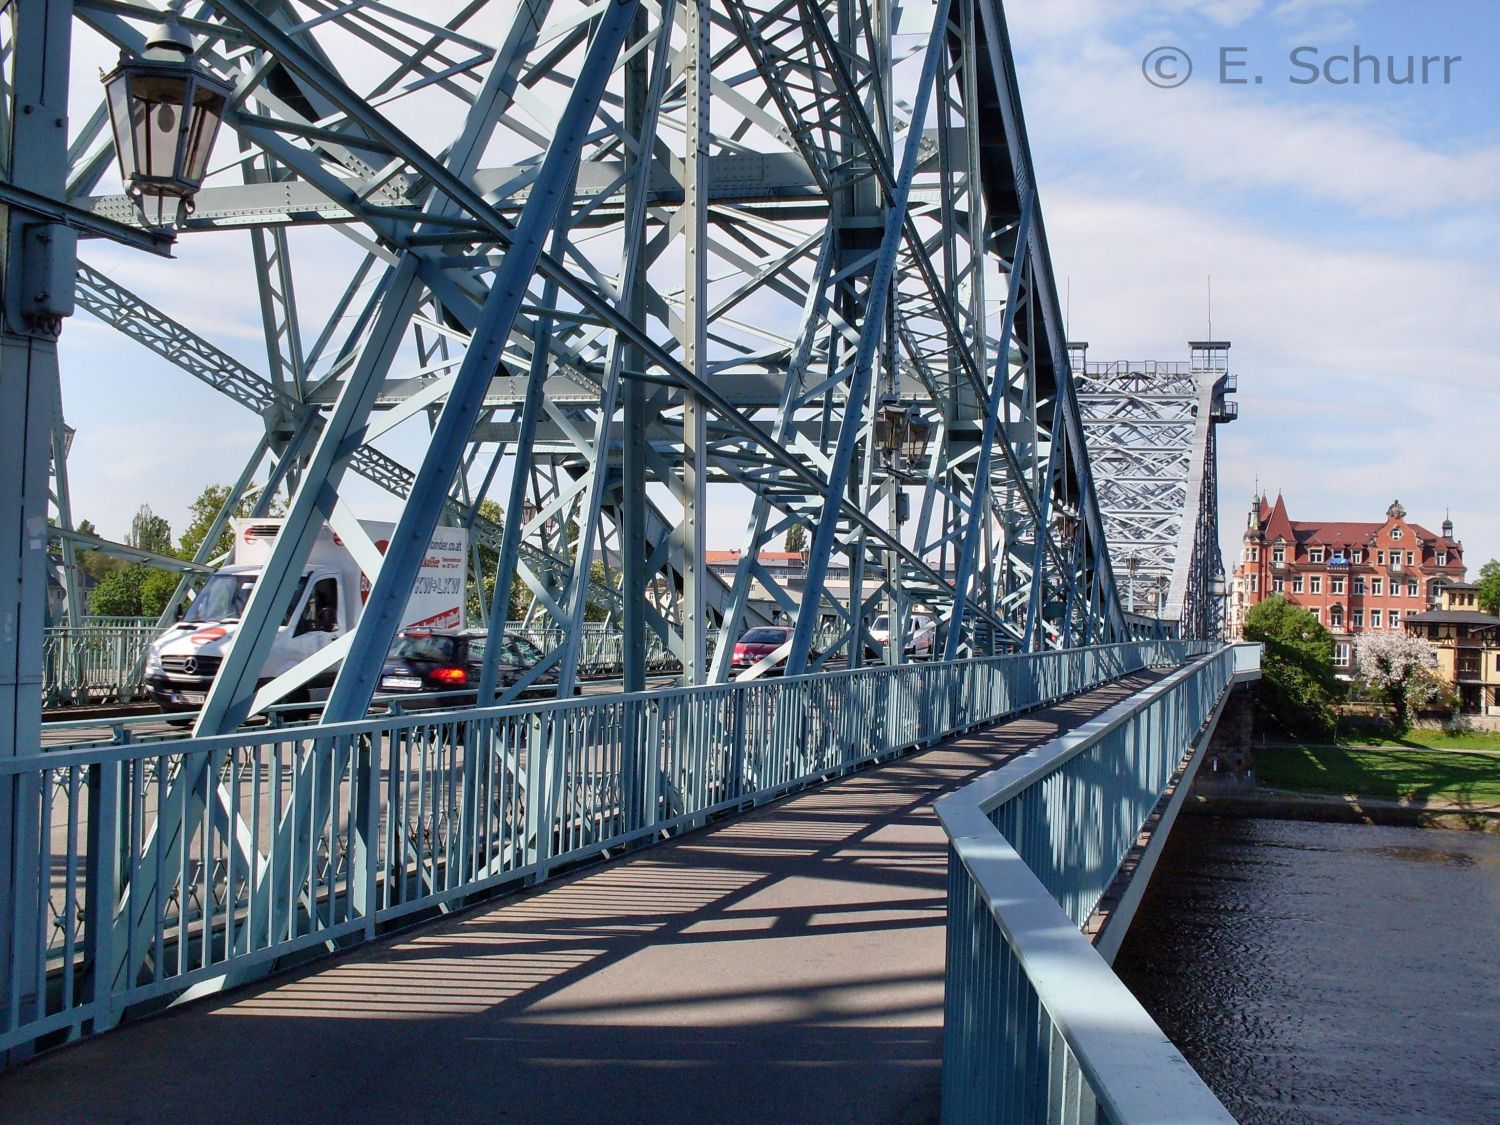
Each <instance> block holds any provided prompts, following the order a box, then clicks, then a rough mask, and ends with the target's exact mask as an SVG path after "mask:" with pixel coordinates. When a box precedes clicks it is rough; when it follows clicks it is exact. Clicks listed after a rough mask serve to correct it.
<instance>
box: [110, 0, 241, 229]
mask: <svg viewBox="0 0 1500 1125" xmlns="http://www.w3.org/2000/svg"><path fill="white" fill-rule="evenodd" d="M192 50H193V47H192V41H191V40H190V39H189V38H188V36H187V34H186V32H184V31H183V30H182V28H181V27H179V26H178V25H177V22H176V20H175V19H174V18H172V17H168V19H167V22H166V23H164V24H162V25H161V26H160V27H158V28H157V29H156V31H154V32H153V33H152V35H151V38H150V40H149V41H148V42H147V49H146V51H145V53H144V54H142V55H140V56H130V55H125V54H121V56H120V63H119V65H118V66H116V67H115V69H114V70H112V71H111V72H110V73H109V74H107V75H105V76H104V89H105V93H106V98H107V101H108V103H109V117H110V126H111V128H112V129H113V131H114V137H115V152H116V153H117V154H118V155H119V158H120V177H121V179H123V180H124V181H125V190H126V191H127V192H129V193H130V195H131V197H132V198H134V199H135V201H136V204H137V206H139V207H140V208H141V212H142V214H143V215H145V217H146V221H147V222H149V223H152V224H153V225H155V226H168V225H170V224H171V223H172V222H174V221H180V220H181V219H182V218H184V217H185V216H186V215H188V214H191V213H192V210H193V196H194V195H195V194H197V191H198V189H199V188H200V187H202V186H203V178H204V176H206V175H207V173H208V158H209V154H210V153H212V152H213V147H214V139H215V138H216V137H217V136H218V132H219V125H220V123H221V122H222V121H223V118H224V106H225V104H226V102H227V101H228V99H229V94H230V87H229V85H228V84H227V83H224V82H220V81H219V80H218V79H217V78H214V77H213V76H212V75H210V74H207V73H206V72H204V71H202V70H200V69H199V68H198V67H196V66H194V65H193V64H192V62H191V61H189V60H190V57H191V55H192ZM173 201H175V213H172V209H173V207H174V204H173Z"/></svg>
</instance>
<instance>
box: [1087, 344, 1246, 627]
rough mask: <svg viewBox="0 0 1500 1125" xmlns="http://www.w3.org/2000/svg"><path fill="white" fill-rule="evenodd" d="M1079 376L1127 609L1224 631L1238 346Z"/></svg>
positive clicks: (1101, 366) (1096, 367)
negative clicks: (1226, 475)
mask: <svg viewBox="0 0 1500 1125" xmlns="http://www.w3.org/2000/svg"><path fill="white" fill-rule="evenodd" d="M1087 347H1088V345H1086V344H1074V345H1072V348H1073V353H1074V355H1073V359H1074V362H1073V370H1074V373H1075V378H1076V379H1077V380H1078V399H1079V403H1080V405H1081V407H1082V410H1083V416H1084V429H1085V431H1086V432H1087V434H1088V445H1089V455H1090V461H1091V464H1092V465H1093V466H1094V469H1095V472H1096V476H1097V480H1098V481H1099V485H1098V496H1099V506H1100V508H1101V510H1102V511H1103V513H1104V519H1105V526H1106V528H1107V534H1108V539H1109V545H1110V551H1111V554H1112V555H1113V558H1114V563H1115V574H1116V575H1117V576H1118V578H1119V580H1120V582H1121V588H1122V597H1123V599H1124V601H1125V606H1126V609H1127V611H1129V610H1131V609H1134V610H1135V611H1136V612H1137V613H1140V614H1142V615H1147V616H1153V617H1158V616H1159V617H1162V618H1165V619H1167V620H1170V621H1173V622H1176V623H1177V628H1178V630H1179V634H1180V635H1182V636H1186V637H1194V638H1203V639H1209V638H1219V637H1222V635H1223V627H1224V604H1223V596H1222V584H1223V581H1224V564H1223V559H1222V557H1221V554H1220V548H1219V532H1218V509H1219V499H1218V445H1217V429H1218V427H1219V426H1220V425H1222V424H1224V423H1226V422H1230V421H1233V420H1234V418H1235V417H1236V416H1237V413H1238V409H1237V406H1236V404H1235V403H1234V402H1232V401H1230V400H1229V399H1228V398H1227V397H1226V396H1227V395H1229V394H1232V393H1234V391H1235V389H1236V381H1235V377H1234V376H1233V375H1231V374H1230V373H1229V370H1228V351H1229V344H1228V343H1226V342H1223V341H1199V342H1194V343H1190V344H1189V348H1190V349H1191V356H1192V358H1191V360H1190V361H1189V362H1188V363H1180V362H1171V363H1169V362H1157V361H1146V362H1131V361H1112V362H1107V363H1098V362H1088V361H1086V359H1085V354H1086V350H1087Z"/></svg>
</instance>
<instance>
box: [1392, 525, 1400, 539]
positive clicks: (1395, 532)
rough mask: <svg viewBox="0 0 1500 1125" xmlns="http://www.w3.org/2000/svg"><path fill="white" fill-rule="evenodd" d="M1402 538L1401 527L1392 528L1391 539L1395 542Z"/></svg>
mask: <svg viewBox="0 0 1500 1125" xmlns="http://www.w3.org/2000/svg"><path fill="white" fill-rule="evenodd" d="M1400 538H1401V529H1400V528H1399V527H1393V528H1391V540H1392V542H1394V541H1395V540H1397V539H1400Z"/></svg>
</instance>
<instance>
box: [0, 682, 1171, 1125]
mask: <svg viewBox="0 0 1500 1125" xmlns="http://www.w3.org/2000/svg"><path fill="white" fill-rule="evenodd" d="M1154 678H1156V677H1155V676H1152V675H1150V674H1139V675H1135V676H1131V677H1127V678H1126V679H1124V680H1121V681H1119V682H1117V683H1115V684H1112V685H1109V686H1107V687H1105V688H1102V689H1099V690H1097V691H1093V692H1090V693H1087V694H1085V695H1082V696H1078V697H1075V698H1074V699H1071V700H1069V701H1067V702H1065V703H1063V704H1060V705H1058V706H1056V707H1052V708H1048V709H1046V710H1042V711H1037V712H1033V713H1032V714H1030V715H1027V716H1024V717H1023V718H1020V719H1017V720H1015V721H1012V722H1009V723H1006V724H1003V725H1000V726H996V727H991V728H989V729H987V730H984V731H980V732H976V733H972V734H969V735H964V736H960V737H958V738H955V739H952V740H950V741H949V742H946V743H944V744H942V745H940V746H938V747H935V748H933V749H931V750H927V751H923V752H921V753H918V754H913V755H910V756H908V757H906V758H902V759H899V760H897V761H895V762H891V763H889V764H885V765H882V766H880V767H878V768H874V769H869V770H865V771H862V772H859V773H856V774H852V775H850V776H848V777H846V778H843V779H841V780H838V781H836V782H833V783H831V784H828V785H825V786H823V787H821V788H818V789H813V790H808V791H805V792H803V793H800V794H797V795H795V796H792V797H789V798H787V799H785V800H782V801H779V802H777V803H775V804H772V805H768V806H766V807H765V808H763V809H760V810H758V811H756V812H754V813H752V814H749V815H747V816H744V817H741V818H738V819H735V820H731V821H725V822H722V823H720V824H717V825H715V826H712V827H710V828H707V829H704V830H701V831H698V832H694V833H691V834H688V835H685V836H683V837H681V838H679V839H677V840H675V841H672V842H670V843H668V844H665V845H662V846H659V847H656V848H652V849H648V850H645V851H642V852H640V853H638V854H637V855H634V856H632V857H631V858H628V859H624V860H620V861H617V862H615V863H611V864H608V865H602V866H599V867H594V868H590V869H587V870H584V871H581V872H578V873H576V874H574V875H572V876H570V877H566V878H563V879H559V880H557V881H555V882H552V883H547V884H544V885H542V886H541V887H538V888H536V889H535V890H533V891H530V892H527V893H525V894H521V895H516V896H512V897H509V898H506V899H502V900H497V901H496V902H494V903H491V904H488V905H485V906H482V907H477V908H474V909H472V910H470V911H468V912H466V913H464V914H460V915H455V916H454V917H452V918H449V919H444V920H442V921H440V922H435V923H431V924H429V925H427V926H425V927H422V928H420V929H415V930H411V931H408V932H406V933H404V934H398V935H395V936H393V937H391V938H388V939H386V940H384V941H381V942H378V943H375V944H372V945H369V946H364V947H361V948H360V949H358V950H355V951H352V952H350V953H349V954H346V955H343V956H341V957H338V958H335V959H329V960H325V961H321V962H318V963H315V964H313V965H310V966H306V967H304V968H303V969H301V970H298V971H296V972H294V973H290V974H286V975H282V976H278V977H276V978H273V979H271V980H269V981H266V982H263V983H261V984H259V985H256V986H254V987H252V988H249V989H243V990H240V991H238V992H234V993H230V994H226V995H224V996H220V997H215V998H213V999H211V1000H207V1001H203V1002H199V1003H196V1004H192V1005H187V1006H184V1007H183V1008H180V1009H177V1010H174V1011H172V1012H169V1013H166V1014H163V1015H160V1016H156V1017H153V1018H150V1019H145V1020H142V1021H140V1022H138V1023H135V1024H132V1025H128V1026H125V1027H122V1028H121V1029H119V1030H117V1031H115V1032H112V1033H110V1034H108V1035H105V1036H101V1037H100V1038H98V1039H94V1040H90V1041H88V1042H84V1043H80V1044H77V1045H74V1046H71V1047H67V1048H64V1049H61V1050H57V1051H54V1052H52V1053H50V1054H48V1055H44V1056H43V1057H41V1058H39V1059H37V1060H35V1061H34V1062H32V1063H30V1064H28V1065H25V1066H22V1067H19V1068H17V1069H16V1070H14V1071H12V1072H10V1073H8V1074H4V1075H0V1121H4V1122H7V1123H9V1125H20V1123H23V1122H49V1123H50V1122H71V1121H79V1122H82V1121H88V1122H157V1121H173V1122H187V1121H199V1120H212V1121H215V1122H318V1121H360V1122H385V1121H401V1122H418V1121H515V1122H539V1123H548V1122H559V1123H561V1122H570V1123H571V1122H590V1121H606V1122H652V1123H660V1122H699V1123H717V1122H740V1121H746V1122H750V1121H754V1122H762V1121H764V1122H803V1121H806V1122H819V1123H828V1122H842V1121H850V1122H853V1121H859V1122H926V1121H936V1120H937V1118H938V1099H939V1069H940V1063H941V1054H942V1046H941V1037H942V1014H943V1013H942V1003H943V950H944V910H945V905H944V904H945V898H946V893H947V861H948V857H947V844H946V840H945V837H944V835H943V831H942V828H941V827H940V825H939V824H938V821H937V818H936V816H934V815H933V812H932V807H931V806H932V802H933V800H934V799H935V798H937V797H939V796H941V795H943V794H944V793H947V792H949V791H951V790H953V789H957V788H959V787H961V786H963V785H965V784H967V783H969V782H970V781H973V780H974V779H975V778H977V777H979V776H980V775H982V774H983V773H986V772H988V771H989V770H991V769H993V768H995V767H996V766H997V765H999V764H1001V763H1002V762H1004V761H1006V760H1008V759H1010V758H1012V757H1014V756H1015V755H1017V754H1019V753H1022V752H1024V751H1025V750H1027V749H1029V748H1030V747H1033V746H1036V745H1038V744H1040V743H1042V742H1045V741H1047V740H1048V739H1050V738H1052V737H1054V736H1056V735H1057V734H1058V733H1059V732H1061V731H1065V730H1068V729H1071V728H1073V727H1075V726H1077V725H1079V724H1080V723H1082V722H1084V721H1085V720H1086V719H1088V718H1090V717H1091V716H1093V715H1095V714H1097V713H1098V712H1099V711H1100V710H1102V709H1103V708H1105V707H1107V706H1109V705H1111V704H1113V703H1116V702H1118V701H1119V700H1121V699H1123V698H1124V697H1125V696H1127V695H1129V694H1131V693H1132V692H1133V691H1137V690H1139V689H1140V688H1141V687H1142V686H1144V685H1145V684H1146V683H1147V682H1150V681H1151V680H1152V679H1154Z"/></svg>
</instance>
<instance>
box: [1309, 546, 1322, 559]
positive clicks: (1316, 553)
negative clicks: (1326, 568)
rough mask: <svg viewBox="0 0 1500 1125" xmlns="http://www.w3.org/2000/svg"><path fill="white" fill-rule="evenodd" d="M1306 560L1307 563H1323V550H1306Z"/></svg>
mask: <svg viewBox="0 0 1500 1125" xmlns="http://www.w3.org/2000/svg"><path fill="white" fill-rule="evenodd" d="M1307 558H1308V561H1309V562H1322V561H1323V548H1322V547H1310V548H1308V551H1307Z"/></svg>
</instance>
